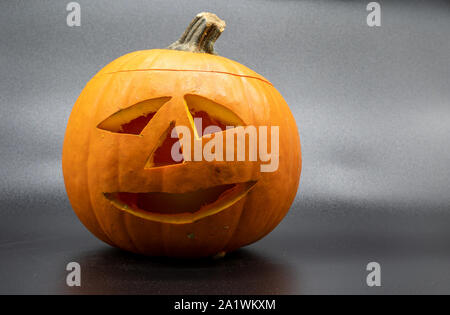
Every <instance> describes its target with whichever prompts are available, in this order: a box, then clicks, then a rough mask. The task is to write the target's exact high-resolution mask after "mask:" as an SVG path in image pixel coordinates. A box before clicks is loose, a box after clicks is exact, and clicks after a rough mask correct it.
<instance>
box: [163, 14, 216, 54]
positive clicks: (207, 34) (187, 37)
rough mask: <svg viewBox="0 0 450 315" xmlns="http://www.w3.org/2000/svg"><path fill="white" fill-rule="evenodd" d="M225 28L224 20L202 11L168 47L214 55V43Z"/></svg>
mask: <svg viewBox="0 0 450 315" xmlns="http://www.w3.org/2000/svg"><path fill="white" fill-rule="evenodd" d="M224 29H225V21H223V20H221V19H220V18H219V17H218V16H217V15H215V14H214V13H209V12H202V13H199V14H197V16H196V17H195V18H194V19H193V20H192V22H191V24H189V26H188V27H187V28H186V30H185V31H184V33H183V35H181V37H180V39H179V40H177V41H176V42H175V43H173V44H172V45H170V46H169V47H167V48H168V49H174V50H182V51H190V52H200V53H208V54H213V55H216V54H217V53H216V52H215V51H214V43H215V42H216V40H217V38H219V36H220V34H222V32H223V30H224Z"/></svg>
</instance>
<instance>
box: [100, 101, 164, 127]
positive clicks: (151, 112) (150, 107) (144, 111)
mask: <svg viewBox="0 0 450 315" xmlns="http://www.w3.org/2000/svg"><path fill="white" fill-rule="evenodd" d="M169 100H170V97H160V98H154V99H149V100H145V101H142V102H139V103H137V104H134V105H132V106H130V107H128V108H125V109H121V110H119V111H118V112H116V113H114V114H112V115H111V116H109V117H108V118H106V119H105V120H104V121H102V122H101V123H100V124H98V126H97V128H99V129H103V130H108V131H111V132H117V133H126V134H133V135H138V134H140V133H141V132H142V130H144V128H145V126H147V124H148V123H149V122H150V120H151V119H152V118H153V116H155V114H156V112H157V111H158V110H159V109H160V108H161V106H163V105H164V104H165V103H167V102H168V101H169Z"/></svg>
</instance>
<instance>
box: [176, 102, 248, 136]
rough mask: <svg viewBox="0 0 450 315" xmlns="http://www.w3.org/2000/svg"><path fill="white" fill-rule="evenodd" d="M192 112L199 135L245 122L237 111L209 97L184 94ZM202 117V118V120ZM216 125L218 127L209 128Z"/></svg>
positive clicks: (192, 118) (192, 119) (190, 112)
mask: <svg viewBox="0 0 450 315" xmlns="http://www.w3.org/2000/svg"><path fill="white" fill-rule="evenodd" d="M184 99H185V100H186V105H187V107H188V111H189V114H190V116H191V117H190V119H191V122H192V123H194V122H201V123H195V131H196V132H197V135H199V136H200V135H205V134H211V133H214V132H217V131H218V130H219V129H220V130H225V129H226V127H231V126H232V127H238V126H243V125H244V122H243V121H242V119H241V118H239V117H238V116H237V115H236V114H235V113H233V112H232V111H231V110H229V109H228V108H226V107H225V106H223V105H220V104H218V103H216V102H214V101H211V100H209V99H207V98H204V97H201V96H198V95H194V94H188V95H185V96H184ZM200 119H201V120H200ZM211 126H215V127H218V128H208V127H211Z"/></svg>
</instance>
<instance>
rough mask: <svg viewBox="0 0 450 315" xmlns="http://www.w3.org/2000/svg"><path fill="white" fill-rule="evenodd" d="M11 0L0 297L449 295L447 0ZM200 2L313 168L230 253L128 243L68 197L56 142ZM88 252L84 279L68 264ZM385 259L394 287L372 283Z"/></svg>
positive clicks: (3, 87) (2, 100)
mask: <svg viewBox="0 0 450 315" xmlns="http://www.w3.org/2000/svg"><path fill="white" fill-rule="evenodd" d="M68 2H69V1H6V0H3V1H1V2H0V38H1V46H0V149H1V151H0V152H1V155H0V293H153V294H158V293H189V294H197V293H199V294H203V293H217V294H226V293H289V294H292V293H305V294H310V293H364V294H366V293H368V294H372V293H450V269H449V266H450V188H449V184H450V167H449V166H450V139H449V138H450V82H449V77H450V3H449V2H446V1H403V2H402V1H389V2H388V1H382V2H381V5H382V26H381V27H379V28H370V27H368V26H367V25H366V16H367V14H368V12H366V5H367V3H368V2H369V1H317V0H315V1H312V0H311V1H263V0H259V1H258V0H253V1H242V0H227V1H211V0H205V1H193V0H191V1H167V0H162V1H147V0H145V1H144V0H140V1H118V0H117V1H106V0H104V1H99V0H96V1H87V0H80V1H79V3H80V4H81V24H82V25H81V27H73V28H70V27H68V26H67V25H66V15H67V12H66V10H65V6H66V4H67V3H68ZM201 11H212V12H215V13H216V14H218V15H219V16H220V17H221V18H223V19H225V20H226V22H227V25H228V26H227V29H226V31H225V32H224V34H223V35H222V36H221V38H220V39H219V40H218V42H217V44H216V47H217V49H218V51H219V53H220V54H221V55H223V56H226V57H228V58H231V59H234V60H236V61H239V62H241V63H243V64H245V65H246V66H248V67H250V68H252V69H254V70H255V71H257V72H259V73H261V74H262V75H264V76H265V77H267V78H268V79H269V80H271V82H272V83H273V84H274V85H275V87H277V88H278V90H279V91H280V92H281V93H282V94H283V96H284V97H285V99H286V101H287V103H288V104H289V105H290V107H291V110H292V112H293V114H294V116H295V119H296V121H297V124H298V127H299V131H300V135H301V142H302V150H303V172H302V178H301V183H300V188H299V191H298V195H297V198H296V200H295V203H294V204H293V206H292V208H291V210H290V212H289V214H288V215H287V217H286V218H285V220H284V221H283V222H282V223H281V224H280V225H279V226H278V228H277V229H276V230H274V231H273V232H272V233H271V234H270V235H269V236H267V237H266V238H265V239H263V240H261V241H260V242H258V243H256V244H254V245H251V246H248V247H247V248H245V249H242V250H239V251H238V252H236V253H234V254H231V255H229V256H228V257H226V258H225V259H224V260H220V261H210V260H202V261H191V262H186V261H175V260H167V259H162V258H159V259H155V258H144V257H140V256H136V255H132V254H128V253H125V252H122V251H119V250H116V249H112V248H110V247H109V246H108V245H105V244H103V243H102V242H100V241H98V240H97V239H95V238H94V237H93V236H91V235H90V234H89V232H88V231H87V230H85V228H84V227H83V226H82V225H81V223H80V222H79V221H78V220H77V218H76V216H75V214H74V213H73V212H72V210H71V207H70V205H69V202H68V200H67V197H66V194H65V190H64V185H63V178H62V172H61V148H62V141H63V136H64V130H65V125H66V123H67V119H68V117H69V114H70V111H71V108H72V105H73V103H74V102H75V100H76V98H77V97H78V95H79V93H80V92H81V90H82V88H83V87H84V85H85V83H86V82H87V81H88V80H89V79H90V78H91V77H92V76H93V75H94V74H95V73H96V72H97V71H98V70H99V69H100V68H102V67H103V66H104V65H106V64H107V63H108V62H110V61H111V60H113V59H115V58H117V57H119V56H121V55H123V54H125V53H127V52H131V51H134V50H140V49H148V48H163V47H166V46H167V45H169V44H170V43H171V42H172V41H174V40H176V39H177V38H178V36H179V35H180V34H181V33H182V31H183V30H184V28H185V26H186V25H187V24H188V23H189V22H190V20H191V19H192V18H193V16H195V14H196V13H198V12H201ZM70 261H77V262H79V263H80V264H81V266H82V287H81V288H68V287H66V285H65V276H66V271H65V266H66V264H67V263H68V262H70ZM370 261H376V262H379V263H380V264H381V266H382V287H381V288H368V287H367V286H366V284H365V278H366V275H367V272H366V270H365V268H366V264H367V263H368V262H370Z"/></svg>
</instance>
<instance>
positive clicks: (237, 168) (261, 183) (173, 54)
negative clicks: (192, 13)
mask: <svg viewBox="0 0 450 315" xmlns="http://www.w3.org/2000/svg"><path fill="white" fill-rule="evenodd" d="M224 27H225V23H224V22H223V21H222V20H220V19H219V18H218V17H217V16H215V15H214V14H211V13H201V14H199V15H197V17H196V18H195V19H194V20H193V21H192V23H191V24H190V25H189V27H188V28H187V29H186V31H185V33H184V34H183V35H182V37H181V38H180V39H179V40H178V41H177V42H175V43H174V44H172V45H171V46H169V48H168V49H156V50H145V51H137V52H133V53H130V54H127V55H125V56H122V57H120V58H118V59H116V60H115V61H113V62H112V63H110V64H109V65H107V66H106V67H105V68H103V69H102V70H101V71H100V72H99V73H97V74H96V75H95V76H94V78H93V79H91V81H89V83H88V84H87V85H86V87H85V88H84V90H83V91H82V93H81V95H80V96H79V98H78V100H77V102H76V103H75V105H74V108H73V111H72V114H71V116H70V119H69V122H68V125H67V130H66V135H65V139H64V147H63V159H62V164H63V173H64V180H65V185H66V190H67V194H68V196H69V199H70V202H71V204H72V207H73V209H74V210H75V212H76V214H77V215H78V217H79V219H80V220H81V221H82V223H83V224H84V225H85V226H86V227H87V228H88V229H89V230H90V231H91V232H92V233H93V234H94V235H96V236H97V237H98V238H100V239H101V240H103V241H105V242H106V243H108V244H110V245H113V246H116V247H119V248H122V249H125V250H128V251H132V252H136V253H142V254H146V255H158V256H176V257H200V256H213V255H216V254H219V255H222V254H223V253H225V252H229V251H232V250H235V249H237V248H239V247H241V246H244V245H247V244H250V243H253V242H255V241H257V240H259V239H260V238H262V237H263V236H265V235H266V234H268V233H269V232H270V231H271V230H272V229H273V228H275V226H276V225H277V224H278V223H279V222H280V221H281V220H282V218H283V217H284V216H285V214H286V213H287V211H288V209H289V207H290V205H291V203H292V201H293V199H294V197H295V194H296V191H297V187H298V183H299V178H300V169H301V154H300V141H299V136H298V132H297V127H296V124H295V121H294V118H293V116H292V114H291V112H290V111H289V108H288V106H287V104H286V103H285V101H284V100H283V98H282V96H281V95H280V94H279V93H278V92H277V90H276V89H275V88H274V87H273V86H272V84H271V83H270V82H269V81H268V80H267V79H265V78H264V77H262V76H261V75H259V74H257V73H256V72H254V71H252V70H250V69H248V68H246V67H244V66H243V65H241V64H239V63H237V62H235V61H231V60H229V59H226V58H223V57H220V56H217V55H216V54H215V52H214V49H213V44H214V42H215V40H216V39H217V38H218V37H219V35H220V33H221V32H222V31H223V29H224ZM195 118H202V124H203V125H202V127H201V128H200V130H197V129H198V128H199V127H198V126H195V124H194V120H195ZM177 126H189V128H191V129H192V131H193V134H195V137H193V139H192V143H194V142H195V143H197V145H199V146H200V148H204V147H205V146H206V145H207V144H206V142H207V140H208V139H211V138H214V137H218V135H221V134H224V133H225V132H226V131H224V128H225V126H235V127H239V126H255V127H259V126H279V135H278V136H279V152H278V156H277V158H279V164H278V168H277V169H276V170H275V171H272V172H261V165H262V164H263V163H264V161H262V160H261V159H260V158H257V159H256V160H251V159H248V158H246V159H244V160H242V159H241V160H239V159H236V160H234V161H229V160H220V159H215V160H210V161H206V160H201V161H197V160H195V159H194V158H192V156H193V155H194V152H190V153H189V152H183V151H184V147H180V154H181V156H182V159H181V160H180V159H178V160H176V159H174V158H173V155H172V154H171V150H172V148H173V147H174V144H175V143H176V142H177V141H179V140H180V139H177V138H176V137H175V138H173V137H172V135H173V131H174V128H176V127H177ZM208 126H216V127H218V128H220V129H219V130H216V132H209V133H208V132H205V131H206V127H208ZM176 130H177V129H175V132H176ZM258 130H259V129H258ZM240 132H241V133H242V132H243V131H242V130H238V131H237V133H236V134H239V133H240ZM258 132H259V131H258ZM199 135H200V136H199ZM245 136H246V135H245V134H244V137H245ZM249 143H250V141H248V142H247V143H246V144H245V146H246V148H247V149H249V150H250V149H251V148H249V145H250V144H249ZM193 145H194V146H195V144H193ZM268 147H269V148H270V147H271V146H270V144H269V145H268ZM235 148H236V144H234V147H231V148H230V146H225V147H224V150H225V151H226V150H231V149H235ZM188 155H191V156H188ZM246 157H248V155H247V156H246Z"/></svg>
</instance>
